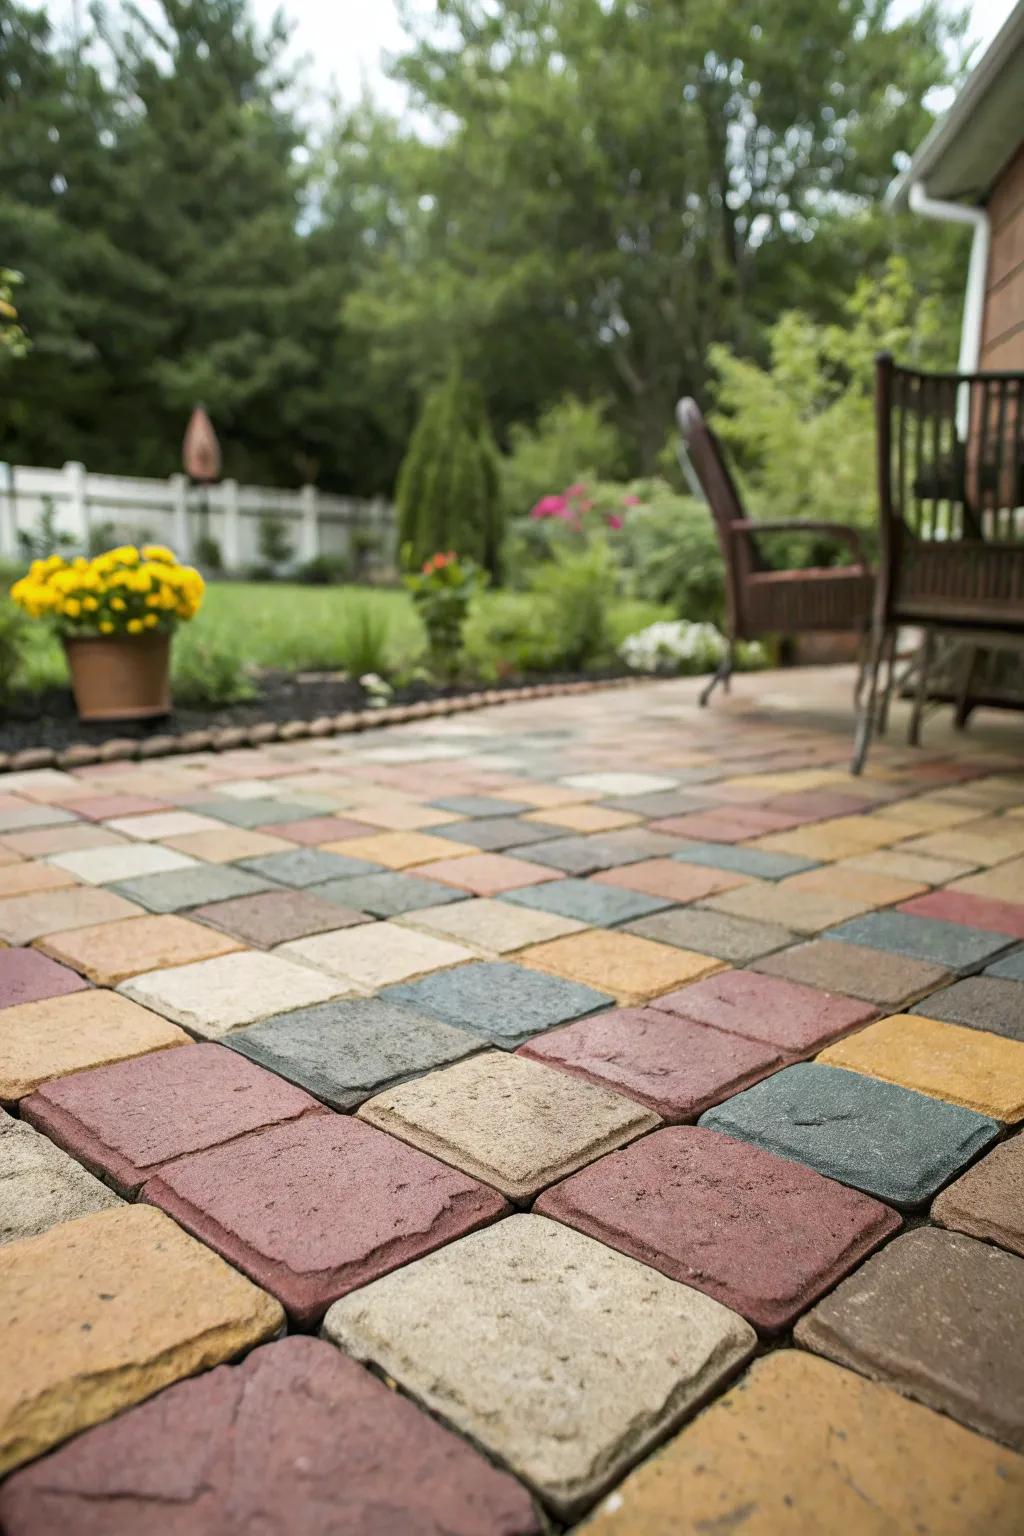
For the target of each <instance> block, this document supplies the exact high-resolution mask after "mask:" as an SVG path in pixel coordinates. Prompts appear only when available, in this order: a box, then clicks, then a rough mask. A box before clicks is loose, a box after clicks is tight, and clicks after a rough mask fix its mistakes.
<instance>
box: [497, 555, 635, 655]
mask: <svg viewBox="0 0 1024 1536" xmlns="http://www.w3.org/2000/svg"><path fill="white" fill-rule="evenodd" d="M615 591H616V572H615V564H614V561H613V560H612V557H611V555H610V553H609V550H608V546H607V544H606V543H605V542H604V540H601V539H595V540H594V541H593V543H591V544H590V545H589V546H587V547H586V548H584V549H582V550H576V551H569V550H564V549H563V550H558V551H557V553H556V554H555V556H554V558H553V559H551V560H549V561H548V562H546V563H545V564H543V565H540V566H538V567H537V568H536V569H535V570H534V571H533V572H532V573H531V574H530V578H529V588H528V591H527V592H525V593H523V594H522V595H519V594H515V595H512V594H508V595H507V596H506V598H505V600H504V601H503V602H499V603H494V604H493V605H492V606H491V607H490V608H489V611H488V615H487V618H486V621H484V623H483V624H482V626H481V627H480V629H479V630H475V631H474V633H473V635H472V640H471V644H470V646H469V651H470V655H471V656H472V657H473V658H474V659H476V660H478V661H479V660H480V659H481V658H482V657H486V658H487V662H488V663H489V665H488V667H487V670H488V671H493V672H494V673H495V675H497V676H506V675H509V674H511V673H516V672H560V671H565V672H580V671H585V670H586V669H588V668H591V667H597V666H601V665H604V664H607V663H608V662H610V661H611V660H612V659H613V657H614V652H615V647H614V643H613V638H612V633H611V627H610V623H609V611H610V608H611V605H612V603H613V602H614V599H615Z"/></svg>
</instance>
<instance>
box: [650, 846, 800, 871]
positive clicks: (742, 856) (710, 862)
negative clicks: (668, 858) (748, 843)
mask: <svg viewBox="0 0 1024 1536" xmlns="http://www.w3.org/2000/svg"><path fill="white" fill-rule="evenodd" d="M672 857H673V858H675V859H678V860H679V861H680V863H682V864H705V865H707V867H708V868H709V869H731V870H732V871H734V873H735V874H737V875H753V876H754V877H755V878H756V879H758V880H784V879H785V878H786V876H787V875H799V874H800V873H801V872H802V871H803V870H805V869H817V868H818V862H817V860H816V859H803V858H800V857H799V856H798V855H797V854H795V853H771V852H770V851H769V850H768V849H767V848H743V847H741V846H740V845H739V844H738V843H690V844H688V845H687V846H686V847H685V848H681V849H680V850H679V852H678V853H675V854H673V855H672Z"/></svg>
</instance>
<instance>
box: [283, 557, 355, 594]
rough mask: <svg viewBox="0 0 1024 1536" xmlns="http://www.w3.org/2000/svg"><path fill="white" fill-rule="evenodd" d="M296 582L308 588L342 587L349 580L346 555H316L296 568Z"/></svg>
mask: <svg viewBox="0 0 1024 1536" xmlns="http://www.w3.org/2000/svg"><path fill="white" fill-rule="evenodd" d="M295 580H296V581H301V582H302V584H303V586H307V587H332V586H340V585H341V583H342V582H344V581H347V580H348V561H347V560H346V559H345V556H344V555H314V556H313V558H312V559H311V560H306V561H304V562H303V563H302V565H300V566H297V567H296V570H295Z"/></svg>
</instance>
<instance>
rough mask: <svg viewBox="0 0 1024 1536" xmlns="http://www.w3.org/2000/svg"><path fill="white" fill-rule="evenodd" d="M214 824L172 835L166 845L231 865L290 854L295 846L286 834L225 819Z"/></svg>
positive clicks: (212, 861) (191, 855) (213, 862)
mask: <svg viewBox="0 0 1024 1536" xmlns="http://www.w3.org/2000/svg"><path fill="white" fill-rule="evenodd" d="M290 825H291V823H289V826H290ZM211 826H213V827H214V828H215V830H214V831H212V832H186V833H185V834H184V836H183V837H169V838H168V839H167V843H166V846H167V847H168V848H176V849H177V851H178V852H179V853H187V854H188V856H189V858H190V859H205V860H206V861H207V863H209V864H231V863H233V862H234V861H235V860H236V859H256V858H259V857H260V856H261V855H263V854H268V853H287V852H288V850H289V849H290V848H294V846H295V845H294V843H290V842H288V841H287V840H286V839H285V838H283V837H272V836H270V835H269V834H268V833H266V832H254V831H252V830H250V829H249V828H246V827H228V826H225V824H224V823H223V822H222V821H215V822H211Z"/></svg>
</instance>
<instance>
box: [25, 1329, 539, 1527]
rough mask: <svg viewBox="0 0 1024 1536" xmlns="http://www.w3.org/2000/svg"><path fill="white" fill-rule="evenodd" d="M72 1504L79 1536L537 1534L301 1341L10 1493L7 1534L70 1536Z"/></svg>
mask: <svg viewBox="0 0 1024 1536" xmlns="http://www.w3.org/2000/svg"><path fill="white" fill-rule="evenodd" d="M240 1427H244V1432H243V1433H239V1428H240ZM314 1469H315V1470H314ZM183 1490H184V1491H183ZM70 1508H73V1509H74V1511H75V1517H74V1529H75V1536H229V1533H231V1536H241V1533H242V1532H256V1531H266V1532H270V1531H279V1532H286V1531H291V1532H296V1533H298V1532H301V1536H338V1533H339V1530H340V1529H341V1527H339V1524H338V1521H339V1519H341V1520H343V1521H344V1526H345V1528H347V1530H348V1531H349V1532H352V1533H356V1532H365V1533H366V1536H370V1533H378V1536H384V1531H385V1527H386V1529H387V1530H388V1531H392V1532H396V1533H397V1532H399V1531H401V1532H408V1533H410V1536H411V1533H413V1532H417V1533H422V1536H442V1533H445V1536H448V1533H450V1536H540V1524H539V1522H538V1519H537V1516H536V1515H535V1513H534V1511H533V1509H532V1507H531V1501H530V1497H529V1494H528V1493H527V1492H526V1491H525V1489H523V1488H521V1487H520V1486H519V1484H518V1483H517V1482H516V1481H515V1480H514V1479H513V1478H511V1477H509V1475H508V1474H507V1473H505V1472H499V1471H498V1470H497V1469H496V1468H495V1467H492V1466H491V1465H490V1464H489V1463H488V1462H487V1461H486V1460H485V1459H484V1458H483V1457H482V1456H481V1455H480V1454H479V1453H478V1452H477V1451H475V1450H473V1448H472V1447H471V1446H469V1445H467V1443H466V1442H465V1441H464V1440H462V1439H461V1438H460V1437H459V1436H458V1435H455V1434H453V1433H452V1432H451V1431H450V1430H447V1429H445V1428H443V1427H442V1425H440V1424H438V1423H436V1422H435V1420H433V1419H431V1418H430V1416H429V1415H428V1414H425V1413H423V1412H422V1411H421V1410H420V1409H419V1408H417V1407H416V1406H415V1404H413V1403H411V1402H409V1400H408V1399H407V1398H404V1397H402V1396H400V1394H398V1393H397V1392H391V1391H389V1390H388V1388H387V1387H386V1386H385V1385H384V1383H383V1382H380V1381H377V1380H376V1379H375V1378H374V1377H373V1376H372V1375H371V1374H370V1372H369V1371H366V1370H364V1369H363V1368H362V1367H361V1366H359V1365H357V1364H356V1363H355V1361H353V1360H350V1359H348V1357H347V1356H346V1355H343V1354H342V1353H341V1352H340V1351H339V1350H337V1349H335V1348H334V1347H333V1346H332V1345H330V1344H328V1343H327V1342H326V1341H324V1340H322V1339H309V1338H301V1337H297V1336H292V1337H290V1338H286V1339H280V1340H278V1341H277V1342H276V1343H271V1344H267V1345H265V1346H264V1347H263V1348H261V1349H257V1350H254V1351H253V1352H252V1353H251V1354H250V1355H247V1356H246V1358H245V1359H244V1360H243V1361H242V1362H241V1364H240V1365H237V1366H218V1367H217V1368H216V1369H215V1370H213V1371H208V1372H207V1373H206V1374H205V1375H203V1376H199V1377H195V1378H194V1379H192V1380H190V1381H182V1382H179V1383H177V1385H175V1386H173V1387H169V1388H168V1389H167V1391H166V1392H164V1393H162V1394H161V1396H160V1397H159V1399H158V1400H157V1401H155V1402H150V1403H144V1404H142V1405H140V1406H139V1407H138V1408H134V1409H132V1411H131V1412H130V1413H127V1414H123V1415H122V1416H121V1417H120V1418H118V1419H115V1420H113V1421H112V1422H111V1423H109V1424H102V1425H98V1426H97V1427H96V1428H94V1429H91V1430H88V1431H87V1432H86V1434H84V1435H82V1436H80V1437H79V1438H78V1439H77V1440H75V1441H74V1442H73V1443H72V1444H71V1445H68V1446H65V1447H64V1448H63V1449H62V1450H61V1451H59V1452H57V1453H56V1454H55V1455H54V1456H51V1457H48V1458H47V1460H46V1461H44V1462H40V1463H38V1464H37V1465H36V1466H34V1467H26V1468H25V1469H23V1470H22V1471H21V1472H19V1473H17V1474H16V1476H14V1477H12V1478H11V1479H10V1480H9V1481H8V1482H7V1484H6V1485H5V1487H4V1488H3V1489H2V1490H0V1520H2V1521H3V1524H4V1528H5V1529H6V1530H7V1531H8V1532H9V1533H10V1536H60V1533H61V1532H64V1531H66V1530H67V1528H68V1518H67V1517H68V1510H69V1509H70Z"/></svg>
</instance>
